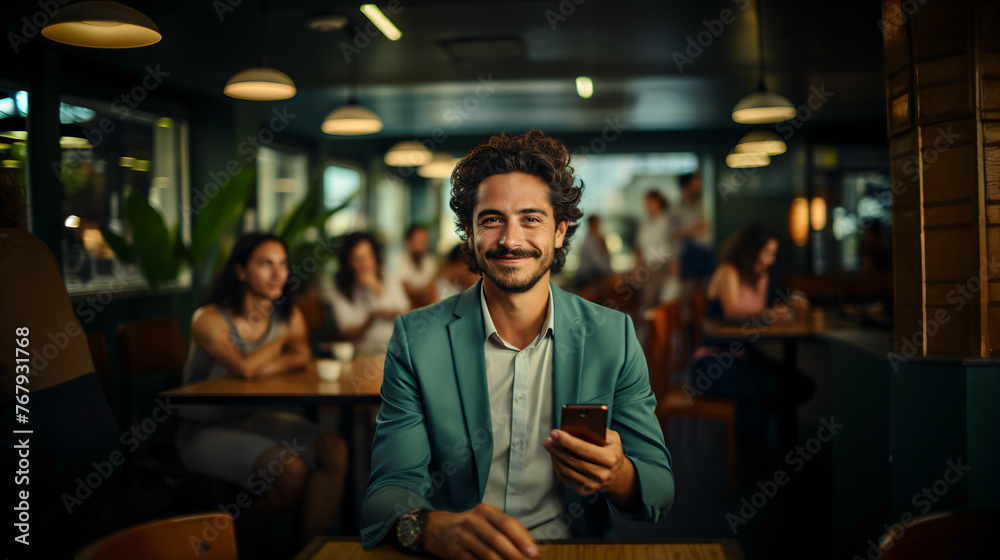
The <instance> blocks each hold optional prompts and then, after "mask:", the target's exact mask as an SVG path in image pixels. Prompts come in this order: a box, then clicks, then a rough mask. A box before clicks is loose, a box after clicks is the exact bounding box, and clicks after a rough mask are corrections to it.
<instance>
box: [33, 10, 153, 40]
mask: <svg viewBox="0 0 1000 560" xmlns="http://www.w3.org/2000/svg"><path fill="white" fill-rule="evenodd" d="M42 35H44V36H45V37H47V38H49V39H51V40H53V41H56V42H59V43H65V44H67V45H73V46H77V47H90V48H93V49H133V48H136V47H145V46H148V45H152V44H154V43H158V42H159V41H160V39H162V38H163V36H162V35H160V30H159V28H157V27H156V24H155V23H153V20H151V19H149V18H148V17H147V16H146V15H145V14H143V13H142V12H140V11H138V10H136V9H134V8H130V7H128V6H126V5H124V4H119V3H118V2H106V1H101V0H88V1H85V2H77V3H76V4H70V5H69V6H66V7H64V8H60V9H59V11H57V12H56V13H55V14H53V16H52V17H51V18H49V22H48V24H47V25H46V26H45V27H43V28H42Z"/></svg>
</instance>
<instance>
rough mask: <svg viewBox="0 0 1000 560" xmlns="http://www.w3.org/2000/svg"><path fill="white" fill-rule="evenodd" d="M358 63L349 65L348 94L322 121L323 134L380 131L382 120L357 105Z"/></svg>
mask: <svg viewBox="0 0 1000 560" xmlns="http://www.w3.org/2000/svg"><path fill="white" fill-rule="evenodd" d="M357 66H358V62H357V61H355V62H354V64H351V65H350V72H351V74H350V82H351V83H350V84H349V87H350V88H351V89H350V94H349V96H348V98H347V104H345V105H341V106H340V107H338V108H337V109H335V110H333V111H331V112H330V114H329V115H327V116H326V118H325V119H323V126H322V129H323V132H325V133H327V134H333V135H336V136H359V135H361V134H374V133H376V132H378V131H380V130H382V119H380V118H379V117H378V115H376V114H375V112H374V111H370V110H368V109H366V108H365V107H362V106H361V105H360V104H358V69H357Z"/></svg>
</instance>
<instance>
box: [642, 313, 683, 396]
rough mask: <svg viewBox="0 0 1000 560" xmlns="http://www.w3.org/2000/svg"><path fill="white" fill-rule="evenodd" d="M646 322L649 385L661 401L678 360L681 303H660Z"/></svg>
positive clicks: (646, 317)
mask: <svg viewBox="0 0 1000 560" xmlns="http://www.w3.org/2000/svg"><path fill="white" fill-rule="evenodd" d="M645 319H646V351H647V352H648V357H647V361H648V365H649V385H650V388H651V389H652V390H653V394H654V395H656V398H657V399H660V398H662V397H663V396H664V395H665V394H666V393H667V391H669V390H670V387H671V376H672V375H673V374H674V370H675V369H676V366H677V360H678V357H679V352H678V350H679V342H680V341H679V336H678V335H679V333H680V326H681V306H680V302H679V301H678V300H674V301H670V302H667V303H661V304H659V305H657V306H656V307H653V308H651V309H649V310H648V311H646V314H645Z"/></svg>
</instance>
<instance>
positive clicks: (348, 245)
mask: <svg viewBox="0 0 1000 560" xmlns="http://www.w3.org/2000/svg"><path fill="white" fill-rule="evenodd" d="M365 241H367V242H368V243H371V246H372V251H374V252H375V262H376V268H377V269H378V277H379V278H382V247H381V245H379V243H378V241H375V237H374V236H373V235H372V234H370V233H368V232H364V231H355V232H354V233H348V234H347V235H345V236H344V237H343V238H341V240H340V247H339V248H338V249H337V261H338V264H337V273H336V274H335V275H334V277H333V281H334V283H335V284H336V285H337V290H338V291H340V293H341V294H343V296H344V297H345V298H347V301H354V289H353V288H354V283H355V282H357V280H358V279H357V278H355V277H354V269H353V268H351V251H353V250H354V248H355V247H357V246H358V244H360V243H363V242H365Z"/></svg>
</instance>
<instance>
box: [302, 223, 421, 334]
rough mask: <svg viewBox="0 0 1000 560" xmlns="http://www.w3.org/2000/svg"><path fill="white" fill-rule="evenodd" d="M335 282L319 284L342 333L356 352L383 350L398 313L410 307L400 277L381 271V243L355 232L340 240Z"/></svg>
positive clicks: (365, 234)
mask: <svg viewBox="0 0 1000 560" xmlns="http://www.w3.org/2000/svg"><path fill="white" fill-rule="evenodd" d="M337 257H338V261H339V262H338V268H337V273H336V275H335V276H334V283H335V285H331V284H330V283H329V282H326V283H324V284H321V285H320V288H321V297H323V299H324V300H325V301H327V302H329V303H330V304H331V305H332V306H333V314H334V317H335V318H336V320H337V327H338V328H339V329H340V333H341V334H342V335H344V337H345V338H346V339H347V340H350V341H351V342H354V344H355V354H384V353H385V350H386V347H387V345H388V344H389V338H390V337H391V336H392V322H393V321H395V320H396V316H397V315H399V314H400V313H403V312H405V311H408V310H409V309H410V302H409V300H408V299H407V297H406V293H405V292H404V291H403V285H402V283H401V282H400V281H399V279H398V278H396V277H394V276H388V275H383V274H382V252H381V247H379V245H378V243H377V242H376V241H375V238H373V237H372V236H371V235H369V234H367V233H364V232H355V233H351V234H348V235H345V236H344V238H343V239H342V240H341V241H340V249H339V251H338V255H337Z"/></svg>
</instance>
